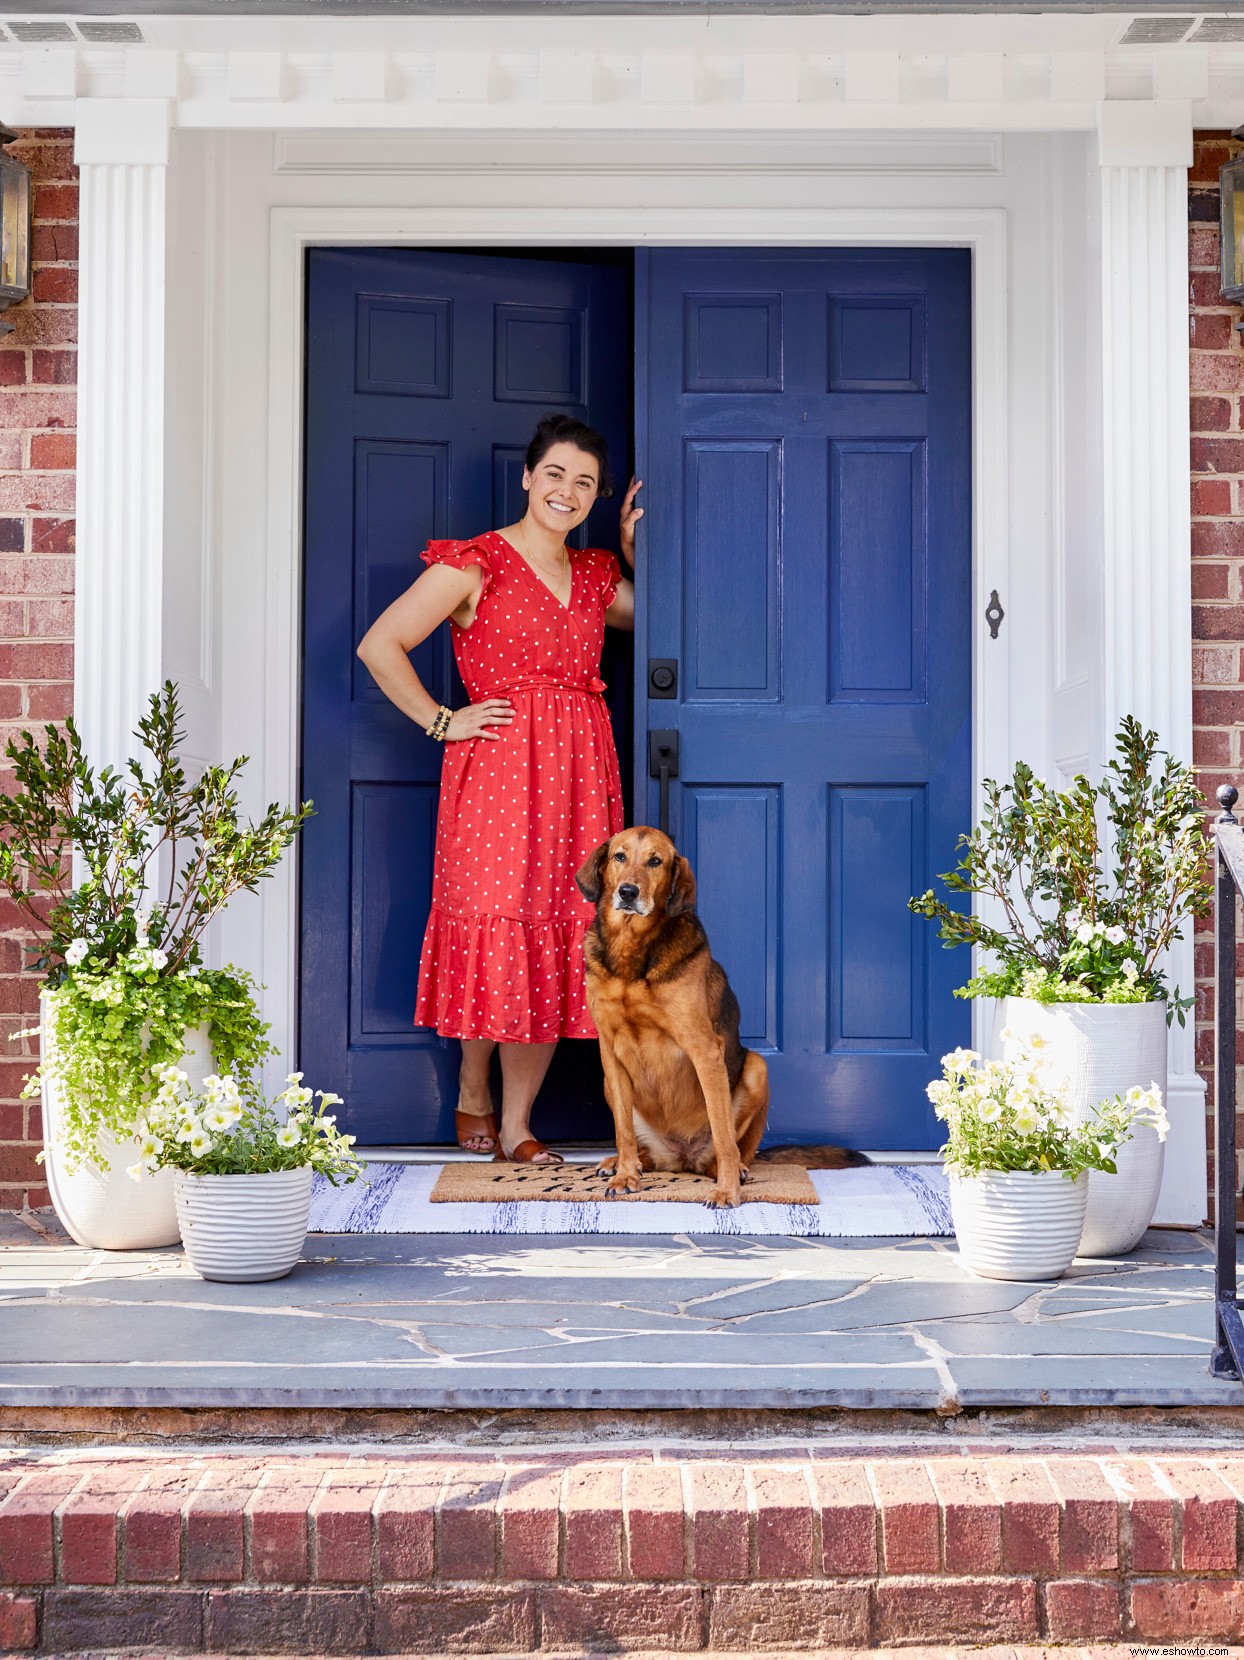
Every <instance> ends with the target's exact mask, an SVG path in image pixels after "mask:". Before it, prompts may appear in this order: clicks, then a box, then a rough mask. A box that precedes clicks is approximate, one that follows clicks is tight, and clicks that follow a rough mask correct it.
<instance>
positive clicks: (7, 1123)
mask: <svg viewBox="0 0 1244 1660" xmlns="http://www.w3.org/2000/svg"><path fill="white" fill-rule="evenodd" d="M25 1135H26V1109H25V1107H23V1106H20V1105H14V1106H9V1105H7V1104H6V1105H4V1106H0V1141H21V1140H23V1139H24V1138H25Z"/></svg>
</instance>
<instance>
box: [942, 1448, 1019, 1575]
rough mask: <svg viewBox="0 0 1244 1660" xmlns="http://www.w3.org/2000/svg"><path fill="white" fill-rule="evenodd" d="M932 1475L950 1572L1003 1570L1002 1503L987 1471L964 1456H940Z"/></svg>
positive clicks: (992, 1571)
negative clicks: (963, 1457)
mask: <svg viewBox="0 0 1244 1660" xmlns="http://www.w3.org/2000/svg"><path fill="white" fill-rule="evenodd" d="M929 1474H930V1475H931V1476H932V1478H933V1486H934V1489H935V1491H936V1493H937V1500H938V1505H939V1507H940V1509H941V1513H942V1553H943V1558H944V1561H945V1565H946V1572H947V1573H978V1574H982V1573H998V1572H1000V1571H1001V1568H1002V1506H1001V1505H1000V1504H999V1502H998V1496H997V1494H996V1493H995V1492H994V1490H993V1488H992V1487H991V1486H990V1483H989V1478H988V1476H987V1475H986V1474H985V1472H984V1470H983V1469H981V1468H980V1467H979V1466H977V1465H972V1464H969V1463H967V1462H966V1461H965V1460H962V1459H958V1460H955V1459H937V1460H935V1461H934V1462H933V1463H931V1464H930V1466H929Z"/></svg>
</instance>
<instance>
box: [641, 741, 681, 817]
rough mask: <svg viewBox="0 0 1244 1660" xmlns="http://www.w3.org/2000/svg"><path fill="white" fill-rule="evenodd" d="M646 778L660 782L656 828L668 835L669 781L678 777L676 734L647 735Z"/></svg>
mask: <svg viewBox="0 0 1244 1660" xmlns="http://www.w3.org/2000/svg"><path fill="white" fill-rule="evenodd" d="M648 776H649V778H659V779H660V780H661V808H660V818H659V820H658V828H659V829H660V830H661V831H662V832H663V834H665V835H667V836H668V835H669V833H670V779H671V778H677V777H678V733H677V732H676V731H673V730H668V729H667V730H664V731H657V730H654V731H651V732H649V734H648Z"/></svg>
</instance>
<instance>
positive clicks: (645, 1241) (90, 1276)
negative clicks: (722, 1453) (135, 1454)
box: [0, 1212, 1244, 1426]
mask: <svg viewBox="0 0 1244 1660" xmlns="http://www.w3.org/2000/svg"><path fill="white" fill-rule="evenodd" d="M1212 1289H1213V1259H1212V1254H1211V1246H1210V1240H1209V1237H1208V1236H1207V1235H1203V1234H1197V1233H1188V1232H1179V1231H1174V1230H1153V1231H1151V1232H1150V1233H1149V1234H1147V1235H1146V1237H1145V1239H1144V1240H1143V1241H1142V1244H1141V1246H1140V1248H1139V1249H1138V1250H1137V1251H1136V1252H1135V1253H1134V1254H1133V1255H1132V1256H1130V1257H1127V1258H1124V1259H1119V1260H1116V1261H1108V1262H1090V1261H1079V1262H1077V1263H1076V1264H1075V1265H1074V1267H1073V1268H1072V1270H1071V1272H1070V1273H1069V1274H1068V1275H1067V1276H1066V1278H1064V1279H1062V1280H1060V1281H1058V1282H1055V1283H1052V1284H1041V1285H1028V1284H1024V1285H1020V1284H1008V1283H1003V1282H999V1281H989V1280H982V1279H976V1278H974V1277H973V1276H972V1275H970V1274H969V1273H968V1272H967V1271H966V1270H965V1269H964V1268H963V1267H962V1266H961V1265H960V1262H959V1258H958V1254H957V1252H956V1250H955V1247H954V1243H953V1241H948V1240H936V1239H934V1240H928V1239H897V1240H886V1239H876V1240H872V1239H864V1240H861V1239H854V1240H802V1239H745V1238H722V1237H706V1236H701V1237H699V1238H694V1239H693V1238H688V1237H682V1238H671V1237H656V1236H653V1237H647V1236H645V1237H642V1238H624V1237H618V1236H614V1237H607V1236H606V1237H601V1236H596V1237H590V1238H589V1237H585V1238H569V1237H556V1238H547V1239H545V1238H531V1237H527V1238H520V1239H504V1238H492V1237H481V1236H478V1235H476V1236H454V1237H450V1236H435V1237H432V1236H427V1235H423V1236H411V1235H340V1236H326V1235H315V1236H312V1237H311V1238H309V1239H308V1241H307V1250H306V1255H305V1257H304V1260H303V1261H302V1262H300V1263H299V1265H298V1266H297V1267H296V1268H295V1270H294V1272H293V1273H292V1274H291V1275H290V1276H289V1277H288V1278H286V1279H283V1280H277V1281H274V1282H271V1283H268V1284H261V1285H242V1286H229V1285H221V1284H210V1283H207V1282H205V1281H203V1280H200V1279H199V1278H197V1276H196V1275H195V1274H194V1273H193V1272H192V1271H191V1270H190V1268H189V1267H188V1266H187V1264H186V1262H185V1259H184V1257H183V1256H182V1255H181V1253H180V1252H179V1251H176V1250H168V1251H151V1252H135V1253H113V1254H109V1253H105V1252H98V1251H90V1250H84V1249H82V1248H80V1247H78V1246H75V1245H73V1244H70V1243H68V1242H66V1241H65V1240H64V1236H63V1235H59V1232H58V1229H57V1224H56V1223H55V1219H54V1218H53V1217H52V1215H51V1213H50V1212H37V1213H33V1214H32V1215H28V1216H27V1217H26V1219H24V1220H23V1219H21V1218H18V1217H14V1216H12V1215H8V1216H6V1217H4V1218H2V1219H0V1329H2V1331H3V1345H2V1348H0V1421H6V1422H8V1423H9V1424H12V1423H13V1422H14V1419H13V1416H12V1412H13V1410H14V1409H17V1410H18V1415H19V1416H21V1411H20V1409H29V1408H64V1407H79V1408H134V1407H144V1408H155V1407H161V1406H165V1407H177V1408H200V1407H218V1408H229V1407H234V1408H236V1407H249V1408H263V1407H267V1408H273V1407H276V1408H286V1409H291V1408H319V1409H322V1408H325V1407H331V1406H337V1407H341V1408H349V1409H352V1410H358V1409H361V1408H371V1409H389V1408H395V1407H399V1408H407V1409H416V1408H421V1409H426V1408H436V1409H440V1410H442V1411H443V1410H445V1409H452V1408H462V1409H475V1410H478V1409H481V1408H484V1409H492V1410H506V1409H527V1410H531V1409H549V1408H564V1409H576V1410H578V1409H583V1408H609V1409H613V1410H627V1409H631V1410H634V1409H645V1410H652V1409H667V1408H678V1409H687V1408H698V1409H707V1408H712V1409H717V1410H722V1409H741V1410H744V1411H750V1410H754V1409H757V1408H769V1409H773V1408H786V1409H803V1410H808V1409H813V1408H833V1407H838V1408H844V1409H874V1410H891V1411H894V1410H900V1411H901V1410H906V1411H915V1412H917V1413H926V1414H936V1415H939V1416H943V1417H944V1416H946V1415H954V1414H956V1413H959V1412H962V1411H970V1410H971V1409H974V1408H1031V1407H1067V1408H1094V1407H1096V1408H1127V1407H1158V1408H1168V1409H1169V1408H1200V1409H1204V1408H1224V1409H1228V1413H1227V1417H1228V1419H1232V1418H1234V1417H1235V1413H1236V1411H1240V1410H1241V1409H1244V1386H1241V1385H1239V1384H1236V1383H1231V1382H1224V1381H1220V1380H1215V1379H1213V1378H1211V1377H1210V1376H1209V1373H1208V1370H1207V1365H1208V1360H1209V1355H1210V1350H1211V1345H1212V1335H1213V1317H1212ZM1241 1425H1242V1426H1244V1412H1241Z"/></svg>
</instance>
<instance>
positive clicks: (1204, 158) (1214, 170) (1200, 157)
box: [1188, 134, 1235, 185]
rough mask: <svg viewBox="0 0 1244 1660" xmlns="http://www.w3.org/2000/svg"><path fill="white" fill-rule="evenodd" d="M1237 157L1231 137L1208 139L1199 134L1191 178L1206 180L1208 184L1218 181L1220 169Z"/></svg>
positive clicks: (1193, 154)
mask: <svg viewBox="0 0 1244 1660" xmlns="http://www.w3.org/2000/svg"><path fill="white" fill-rule="evenodd" d="M1234 157H1235V145H1234V144H1232V142H1231V140H1230V139H1229V138H1226V137H1223V138H1219V139H1215V140H1210V139H1207V138H1206V137H1205V136H1204V134H1198V135H1197V142H1196V145H1195V148H1194V150H1193V153H1192V166H1191V167H1190V168H1189V170H1188V178H1189V180H1190V181H1191V180H1193V179H1198V180H1204V181H1205V182H1206V183H1207V184H1214V185H1216V184H1217V183H1218V174H1219V170H1220V169H1221V168H1223V167H1225V166H1226V165H1227V163H1228V162H1229V161H1232V160H1233V159H1234Z"/></svg>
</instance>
